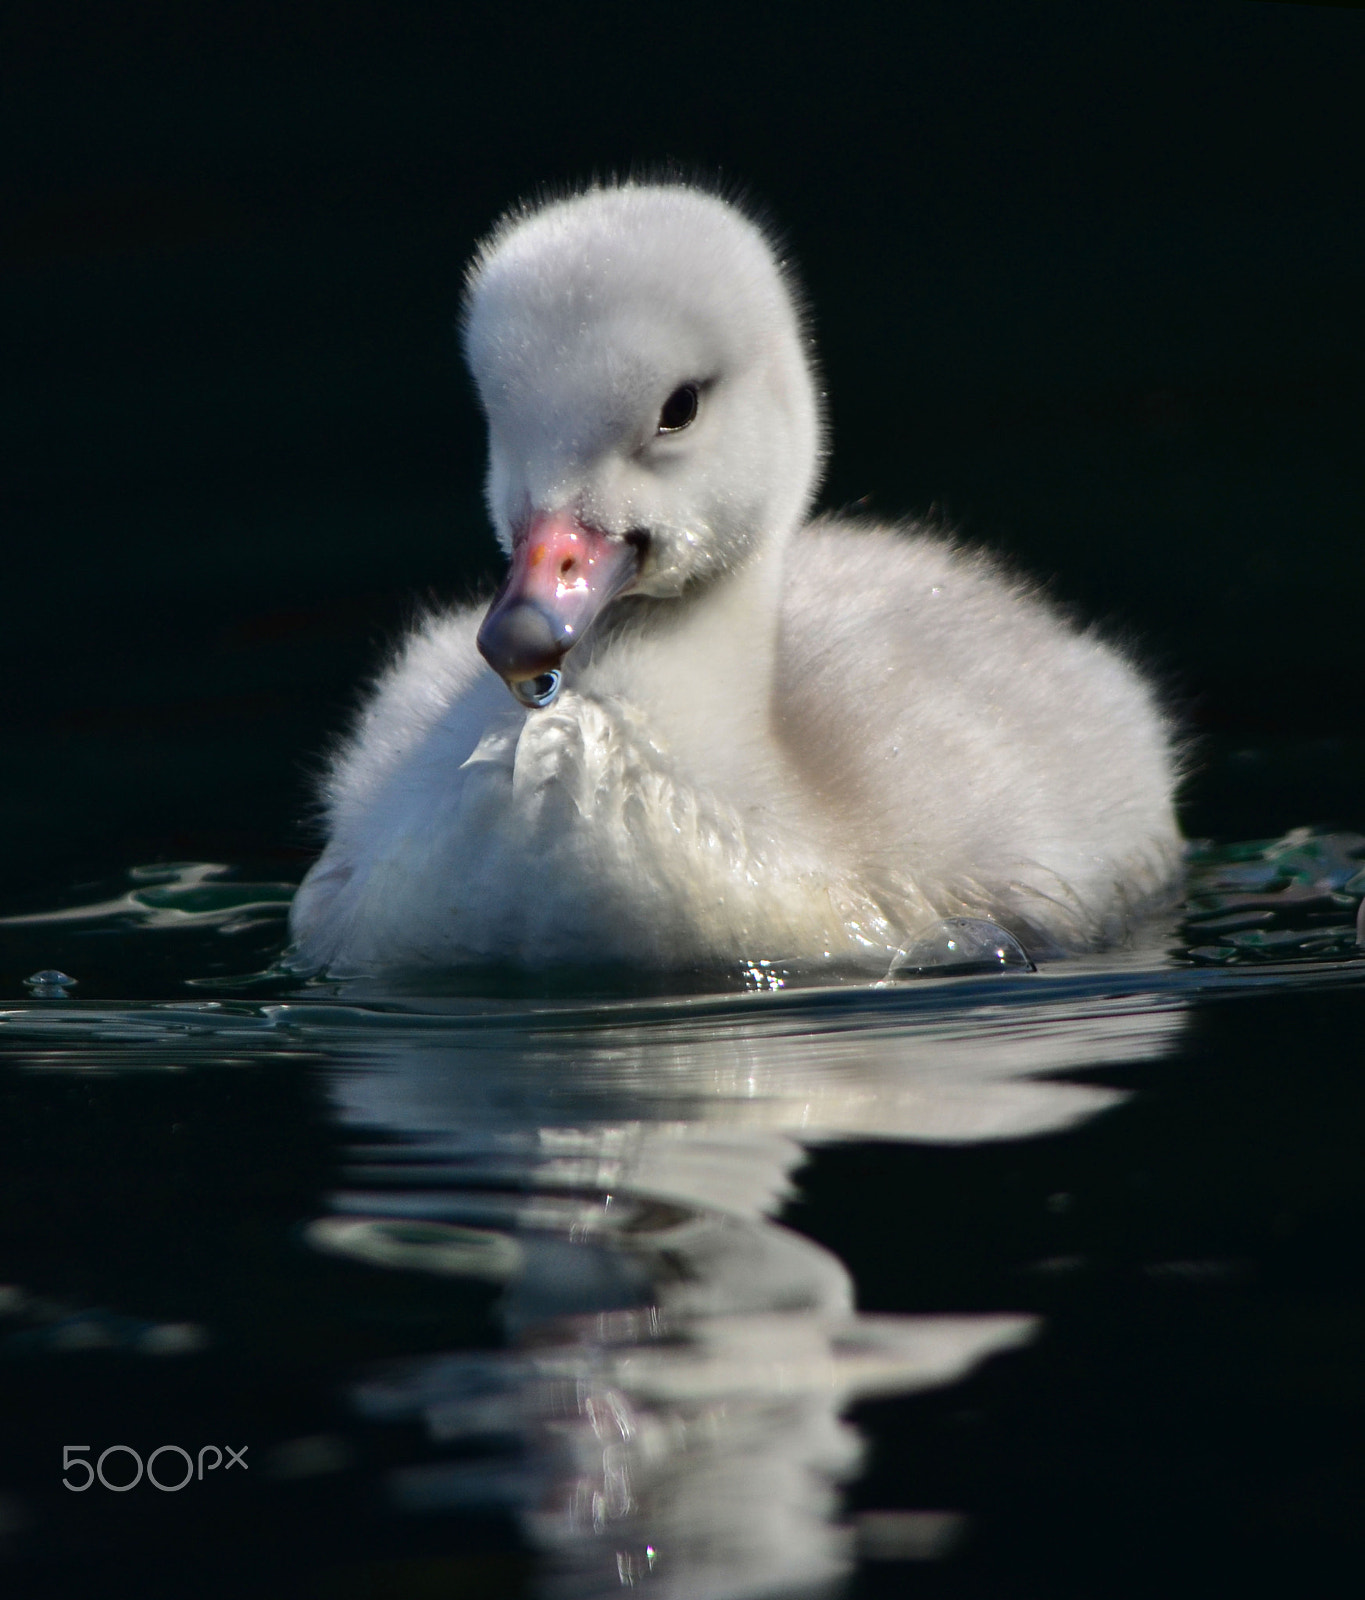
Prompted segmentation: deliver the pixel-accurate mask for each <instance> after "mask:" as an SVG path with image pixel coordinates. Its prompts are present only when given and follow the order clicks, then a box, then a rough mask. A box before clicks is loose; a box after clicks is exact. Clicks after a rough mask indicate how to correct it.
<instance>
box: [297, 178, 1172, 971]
mask: <svg viewBox="0 0 1365 1600" xmlns="http://www.w3.org/2000/svg"><path fill="white" fill-rule="evenodd" d="M466 347H467V353H468V357H469V361H470V365H471V368H472V370H473V372H474V375H475V378H476V381H477V383H478V386H479V391H480V396H481V399H482V401H483V404H484V407H485V411H486V413H487V415H488V418H489V426H490V457H489V459H490V465H489V475H488V501H489V508H490V512H491V514H492V517H493V522H494V526H495V528H496V529H497V531H498V534H499V537H500V538H501V539H502V541H503V543H504V545H507V544H508V543H509V542H510V537H511V529H512V528H513V527H514V526H515V525H516V523H517V521H518V519H519V518H522V517H524V516H525V515H526V513H527V512H528V511H530V510H531V509H540V510H543V509H547V508H548V509H554V508H559V507H564V506H569V507H571V508H572V509H573V511H574V513H575V514H576V515H578V516H581V517H583V518H584V519H585V520H587V521H590V522H591V523H592V524H593V525H595V526H596V527H598V528H600V529H602V530H603V531H604V532H607V533H609V534H616V535H623V534H625V533H627V532H630V531H631V530H634V529H639V528H644V529H647V530H648V532H649V535H650V542H649V547H648V554H647V556H646V558H645V561H644V565H643V568H642V573H641V581H640V585H639V589H640V592H642V593H643V594H644V595H646V596H650V597H653V598H649V599H645V600H639V599H636V600H630V599H627V600H625V601H621V602H618V603H617V606H616V611H615V614H614V615H613V616H612V617H610V618H609V619H608V622H607V625H606V626H605V627H603V628H600V629H599V632H598V634H597V635H596V636H594V637H592V638H590V639H589V640H587V641H585V642H584V643H582V644H580V645H578V646H577V647H576V648H575V649H574V650H573V651H572V652H571V653H570V655H569V656H568V657H567V658H566V660H565V663H564V667H565V687H564V690H563V692H562V693H561V695H560V696H559V698H558V700H557V701H556V702H555V704H554V705H553V706H552V707H551V708H550V709H548V710H544V711H529V712H528V711H525V710H523V709H521V708H520V707H519V706H517V705H516V703H515V702H514V701H513V700H512V698H511V696H510V695H509V693H508V691H507V689H506V687H505V686H504V685H503V683H502V682H501V680H500V679H499V678H497V677H496V676H495V675H494V674H493V673H492V671H491V670H490V669H488V668H487V667H486V666H485V665H484V663H483V662H482V660H481V659H480V657H479V655H478V653H477V650H476V648H475V635H476V633H477V630H478V624H479V620H480V618H479V615H478V613H477V612H476V611H474V610H472V609H468V610H460V611H456V612H453V613H451V614H449V615H446V616H443V617H437V618H434V619H432V620H431V621H429V622H428V623H427V624H426V625H425V626H424V627H422V628H421V629H420V630H419V631H418V632H417V633H416V634H415V635H414V636H413V637H412V638H411V639H410V640H409V641H408V643H407V645H406V647H405V648H404V649H403V651H402V652H401V654H400V655H399V657H398V659H397V660H396V661H395V662H394V664H393V665H392V667H391V668H390V669H389V671H388V672H387V674H386V675H385V676H384V678H383V679H382V681H381V683H380V684H379V686H378V688H377V690H376V692H375V694H374V696H373V698H372V700H371V701H370V703H369V705H368V707H367V709H366V710H365V712H364V714H363V716H362V718H361V720H360V724H359V726H358V728H357V730H356V732H355V734H354V736H353V738H352V740H351V741H350V743H349V744H348V745H347V747H346V748H345V749H344V750H343V751H342V752H341V754H340V755H339V757H338V758H337V759H336V761H335V763H334V765H333V768H332V771H331V773H330V776H329V778H328V781H327V785H326V794H325V798H326V803H327V816H328V824H329V835H330V836H329V841H328V844H327V848H326V850H325V851H324V853H323V855H322V857H321V859H320V860H319V861H318V863H317V865H316V866H315V867H314V869H313V871H312V872H311V873H310V874H309V876H308V878H307V880H306V881H305V883H304V884H303V886H302V888H301V889H300V891H299V894H298V897H297V899H296V901H295V905H294V911H293V921H292V930H293V935H294V939H295V942H296V948H297V953H298V958H299V959H300V960H301V961H303V962H306V963H309V964H313V965H316V966H327V967H330V968H333V969H353V968H364V967H370V966H375V965H386V964H410V963H422V964H429V963H460V962H469V961H481V960H513V961H519V962H525V963H542V962H550V961H582V962H601V961H626V962H631V963H637V964H650V965H662V966H674V965H685V964H694V963H705V962H713V961H729V960H734V959H737V958H742V959H750V960H753V959H758V958H760V957H762V958H769V959H783V958H787V959H806V960H809V959H820V960H823V959H826V958H828V959H829V960H831V961H836V962H847V961H850V960H852V961H857V962H862V963H865V964H868V965H870V966H882V967H884V966H885V964H886V961H887V960H888V958H889V956H890V955H891V954H892V953H894V952H895V951H896V950H897V949H898V948H899V947H900V946H901V945H903V944H904V943H905V941H906V939H907V937H908V935H909V934H911V933H912V932H913V931H914V930H915V929H916V928H918V927H920V926H921V925H923V924H924V923H925V922H926V921H930V920H932V919H934V918H936V917H941V916H948V915H955V914H962V913H970V914H976V915H981V916H989V917H994V918H996V919H997V920H998V921H1000V922H1002V923H1004V924H1006V925H1007V926H1010V927H1012V928H1014V929H1015V930H1016V931H1019V932H1020V933H1021V934H1022V935H1023V936H1024V937H1025V940H1026V942H1030V941H1032V942H1033V943H1034V944H1035V945H1037V944H1043V945H1047V944H1054V945H1058V946H1061V947H1064V948H1080V947H1084V946H1087V945H1093V944H1096V943H1100V942H1104V941H1108V940H1114V939H1117V938H1121V937H1122V936H1123V935H1124V933H1125V932H1126V931H1127V929H1128V928H1129V927H1130V926H1131V924H1132V923H1133V921H1134V920H1135V919H1136V918H1137V917H1138V916H1140V915H1141V913H1142V911H1143V910H1144V908H1147V907H1149V906H1150V905H1151V903H1152V901H1153V900H1154V898H1156V897H1158V896H1160V895H1161V894H1162V893H1163V891H1164V890H1166V888H1167V887H1168V886H1169V884H1170V882H1171V880H1172V878H1173V876H1174V874H1175V871H1176V869H1177V864H1178V860H1179V851H1180V842H1179V834H1178V831H1177V828H1176V823H1175V818H1174V812H1173V807H1172V792H1173V787H1174V780H1175V763H1174V761H1173V757H1172V751H1171V734H1170V728H1169V726H1168V723H1167V720H1166V719H1165V717H1164V716H1163V715H1162V713H1161V711H1160V709H1159V707H1158V706H1157V704H1156V701H1155V699H1154V696H1153V694H1152V692H1151V690H1150V688H1149V687H1148V685H1147V684H1146V683H1145V682H1144V681H1143V679H1142V678H1141V676H1140V675H1139V674H1138V673H1137V672H1136V671H1135V670H1134V668H1133V667H1132V666H1131V665H1130V664H1129V663H1128V662H1127V661H1126V660H1125V659H1124V658H1123V657H1122V656H1121V655H1120V654H1119V653H1118V652H1116V651H1115V650H1114V649H1113V648H1112V647H1110V646H1109V645H1107V644H1105V643H1103V642H1102V641H1100V640H1099V639H1097V638H1095V637H1094V636H1093V635H1091V634H1088V633H1083V632H1079V631H1077V630H1076V629H1075V628H1074V627H1073V626H1072V625H1071V624H1070V623H1069V622H1068V621H1066V620H1065V619H1064V618H1062V617H1061V616H1059V615H1058V614H1057V613H1056V612H1055V611H1054V610H1053V609H1052V608H1050V607H1049V606H1048V605H1047V604H1046V603H1044V602H1043V601H1042V600H1040V599H1039V598H1038V597H1037V596H1035V595H1034V594H1033V593H1031V592H1030V591H1029V590H1028V589H1027V588H1026V587H1025V586H1024V585H1021V584H1020V583H1018V582H1017V581H1015V580H1012V579H1010V578H1007V577H1005V576H1003V575H1002V574H1001V573H1000V572H999V571H998V570H997V569H996V568H995V567H994V566H993V565H992V564H991V562H990V561H989V560H987V559H986V558H985V557H983V556H981V555H978V554H972V553H967V552H963V551H960V550H958V549H955V548H954V547H953V546H952V545H951V544H950V543H948V542H947V541H945V540H944V539H943V538H941V537H940V536H937V535H935V534H933V533H930V532H926V531H924V530H921V529H916V528H914V527H907V528H900V529H886V528H875V527H864V526H860V525H855V524H850V523H848V522H840V521H837V520H832V519H821V520H819V521H817V522H815V523H811V524H808V525H805V526H803V525H802V524H803V519H804V517H805V515H806V510H807V506H808V504H809V500H810V497H811V495H812V493H813V491H814V486H815V482H816V476H817V471H818V464H819V453H820V446H821V430H820V420H819V404H818V397H817V395H816V392H815V388H814V384H813V382H812V378H811V373H810V367H809V363H808V353H807V347H806V340H805V335H804V331H803V328H802V325H801V321H800V317H799V314H798V312H797V310H796V308H795V306H794V303H793V300H792V297H791V293H790V289H789V286H788V283H787V280H786V277H785V274H784V273H783V271H782V270H781V269H780V267H779V266H778V264H777V262H776V261H775V259H774V256H773V253H772V251H771V249H770V247H769V245H768V243H767V241H766V240H765V239H764V238H763V236H762V234H761V233H760V232H759V230H758V229H757V228H756V227H755V226H754V225H753V224H752V223H750V222H749V221H748V220H747V219H745V218H744V217H742V216H741V215H740V214H739V213H738V212H737V211H735V210H734V209H733V208H732V207H730V206H729V205H727V204H726V203H725V202H724V201H722V200H720V199H718V198H716V197H715V196H713V195H709V194H706V193H703V192H701V191H698V190H695V189H691V188H688V187H686V186H682V185H664V186H651V185H641V186H632V185H626V186H622V187H619V188H609V189H596V190H591V191H589V192H587V193H585V194H582V195H578V196H575V197H573V198H571V199H568V200H562V201H557V202H554V203H552V204H550V205H548V206H546V207H544V208H543V209H541V210H539V211H537V212H534V213H531V214H529V215H527V216H522V217H517V218H513V219H512V220H510V221H509V222H507V223H505V224H503V226H502V227H500V228H499V229H498V230H497V231H496V232H495V233H494V235H493V236H492V238H491V239H490V240H489V242H488V243H487V244H486V245H485V246H484V247H483V249H482V251H481V253H480V254H479V256H478V257H477V258H476V261H475V265H474V267H473V269H472V272H471V288H470V301H469V313H468V321H467V330H466ZM693 380H695V381H700V382H701V383H702V384H703V392H702V403H701V408H700V411H699V414H698V417H697V420H696V423H695V424H694V425H693V426H692V427H691V428H689V429H687V430H686V432H685V433H682V434H679V435H678V436H676V437H669V436H659V435H657V434H656V427H655V425H656V421H657V418H658V414H659V405H660V402H661V399H662V398H663V397H666V396H667V395H668V393H669V392H671V390H672V389H673V388H674V387H675V386H676V385H677V384H679V383H681V382H685V381H693Z"/></svg>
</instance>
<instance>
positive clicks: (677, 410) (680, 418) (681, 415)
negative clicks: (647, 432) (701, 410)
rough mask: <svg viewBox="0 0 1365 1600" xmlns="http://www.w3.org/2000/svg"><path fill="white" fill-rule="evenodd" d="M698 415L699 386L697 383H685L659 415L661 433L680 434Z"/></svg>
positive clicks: (674, 392) (666, 402)
mask: <svg viewBox="0 0 1365 1600" xmlns="http://www.w3.org/2000/svg"><path fill="white" fill-rule="evenodd" d="M696 415H697V386H696V384H695V383H685V384H683V385H682V387H681V388H679V389H675V390H674V391H673V393H672V394H671V395H669V397H668V399H667V400H665V401H664V408H663V410H662V411H661V412H660V413H659V432H660V433H678V432H679V431H680V430H681V429H683V428H685V427H686V426H687V425H688V423H689V422H691V421H692V420H693V419H694V418H695V417H696Z"/></svg>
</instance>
